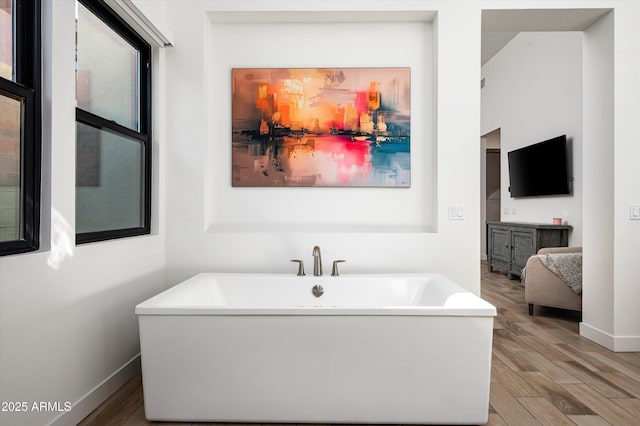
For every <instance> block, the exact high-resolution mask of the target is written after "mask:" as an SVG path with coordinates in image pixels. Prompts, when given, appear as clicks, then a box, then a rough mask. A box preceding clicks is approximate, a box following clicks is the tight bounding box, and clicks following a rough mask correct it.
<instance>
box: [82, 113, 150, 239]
mask: <svg viewBox="0 0 640 426" xmlns="http://www.w3.org/2000/svg"><path fill="white" fill-rule="evenodd" d="M76 132H77V139H76V140H77V142H76V147H77V149H76V151H77V156H78V162H77V163H78V167H77V168H76V232H77V233H89V232H100V231H108V230H113V229H130V228H138V227H141V226H143V225H144V215H143V212H144V206H143V203H142V201H141V200H142V194H143V184H144V177H143V174H142V170H143V156H144V155H143V144H142V143H141V142H140V141H138V140H136V139H133V138H129V137H126V136H123V135H115V134H113V133H111V132H107V131H104V130H100V129H96V128H95V127H92V126H88V125H86V124H84V123H80V122H76ZM81 158H82V160H83V161H80V160H81Z"/></svg>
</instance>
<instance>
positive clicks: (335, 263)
mask: <svg viewBox="0 0 640 426" xmlns="http://www.w3.org/2000/svg"><path fill="white" fill-rule="evenodd" d="M342 262H346V260H342V259H341V260H334V261H333V268H332V269H331V276H332V277H337V276H338V275H340V273H338V263H342Z"/></svg>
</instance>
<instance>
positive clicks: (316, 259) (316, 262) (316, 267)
mask: <svg viewBox="0 0 640 426" xmlns="http://www.w3.org/2000/svg"><path fill="white" fill-rule="evenodd" d="M313 275H315V276H316V277H319V276H321V275H322V256H320V247H319V246H315V247H314V248H313Z"/></svg>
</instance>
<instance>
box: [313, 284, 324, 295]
mask: <svg viewBox="0 0 640 426" xmlns="http://www.w3.org/2000/svg"><path fill="white" fill-rule="evenodd" d="M311 293H313V295H314V296H315V297H320V296H322V295H323V294H324V288H322V286H321V285H314V286H313V288H312V289H311Z"/></svg>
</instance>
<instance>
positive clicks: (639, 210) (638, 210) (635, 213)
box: [629, 206, 640, 220]
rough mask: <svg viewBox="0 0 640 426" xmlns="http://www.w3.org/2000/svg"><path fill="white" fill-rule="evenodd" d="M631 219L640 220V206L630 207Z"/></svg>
mask: <svg viewBox="0 0 640 426" xmlns="http://www.w3.org/2000/svg"><path fill="white" fill-rule="evenodd" d="M629 219H631V220H640V206H629Z"/></svg>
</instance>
